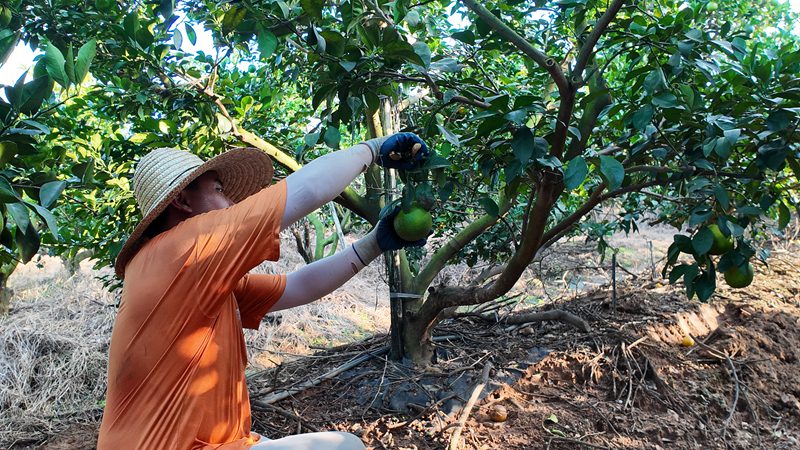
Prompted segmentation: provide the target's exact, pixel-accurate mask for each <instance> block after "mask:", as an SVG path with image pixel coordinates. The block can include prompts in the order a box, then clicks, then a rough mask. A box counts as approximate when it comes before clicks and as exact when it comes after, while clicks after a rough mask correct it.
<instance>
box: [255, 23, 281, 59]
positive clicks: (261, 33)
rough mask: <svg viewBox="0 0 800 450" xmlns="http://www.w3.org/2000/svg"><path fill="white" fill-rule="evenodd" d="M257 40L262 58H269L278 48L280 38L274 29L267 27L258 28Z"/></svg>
mask: <svg viewBox="0 0 800 450" xmlns="http://www.w3.org/2000/svg"><path fill="white" fill-rule="evenodd" d="M257 40H258V51H259V52H260V53H261V58H262V59H264V58H268V57H269V56H270V55H272V53H274V52H275V49H276V48H278V38H277V37H276V36H275V34H274V33H273V32H272V31H270V30H268V29H266V28H262V29H260V30H258V37H257Z"/></svg>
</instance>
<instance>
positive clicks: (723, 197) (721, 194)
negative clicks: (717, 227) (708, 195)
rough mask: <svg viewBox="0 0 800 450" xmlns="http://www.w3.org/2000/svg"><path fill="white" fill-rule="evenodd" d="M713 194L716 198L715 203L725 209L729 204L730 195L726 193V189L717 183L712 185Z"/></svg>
mask: <svg viewBox="0 0 800 450" xmlns="http://www.w3.org/2000/svg"><path fill="white" fill-rule="evenodd" d="M714 196H715V197H716V198H717V203H719V206H721V207H722V209H724V210H726V211H727V210H728V207H729V206H730V196H729V195H728V191H726V190H725V188H724V187H722V186H721V185H719V184H718V185H716V186H714Z"/></svg>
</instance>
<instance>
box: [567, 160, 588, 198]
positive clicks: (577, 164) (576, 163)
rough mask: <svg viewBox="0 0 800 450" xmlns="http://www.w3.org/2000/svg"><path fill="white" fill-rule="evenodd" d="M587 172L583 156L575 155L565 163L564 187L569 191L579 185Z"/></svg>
mask: <svg viewBox="0 0 800 450" xmlns="http://www.w3.org/2000/svg"><path fill="white" fill-rule="evenodd" d="M588 173H589V167H588V166H587V165H586V159H584V158H583V156H576V157H575V158H573V159H572V160H571V161H570V162H569V163H568V164H567V170H566V171H565V172H564V189H566V190H567V191H571V190H573V189H575V188H576V187H578V186H580V185H581V183H583V180H584V179H585V178H586V174H588Z"/></svg>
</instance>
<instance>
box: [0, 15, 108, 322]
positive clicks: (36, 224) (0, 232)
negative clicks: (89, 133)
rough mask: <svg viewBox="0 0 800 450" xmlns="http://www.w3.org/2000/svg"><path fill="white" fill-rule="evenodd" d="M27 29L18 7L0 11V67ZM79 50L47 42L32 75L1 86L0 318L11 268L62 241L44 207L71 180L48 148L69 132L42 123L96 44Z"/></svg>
mask: <svg viewBox="0 0 800 450" xmlns="http://www.w3.org/2000/svg"><path fill="white" fill-rule="evenodd" d="M30 25H31V24H29V23H27V22H26V20H25V18H24V17H23V15H22V14H20V4H19V2H11V3H9V4H5V5H2V6H0V66H1V65H2V64H3V63H4V62H5V61H6V60H7V59H8V57H9V55H10V54H11V52H12V51H13V50H14V48H15V46H16V45H17V44H18V43H19V42H20V41H21V39H22V41H23V42H25V41H28V40H30V39H31V35H30V34H29V32H28V30H27V27H28V26H30ZM76 44H77V43H76ZM81 44H82V45H76V46H75V47H73V46H72V45H67V46H64V47H63V49H59V48H58V47H56V46H55V45H53V43H50V42H48V43H47V45H46V46H43V47H44V54H43V56H42V57H41V58H40V59H39V61H38V62H37V63H36V65H35V67H34V68H33V70H32V71H31V73H23V74H22V75H21V76H20V77H19V79H18V80H17V81H16V83H14V84H13V85H10V86H5V87H4V89H3V91H4V94H5V95H4V98H3V99H0V224H2V227H0V314H2V313H5V312H7V311H8V308H9V300H10V296H11V292H10V290H9V289H7V287H6V283H7V281H8V277H9V276H10V275H11V273H13V271H14V270H15V268H16V267H17V265H18V263H26V262H28V261H30V260H31V258H33V256H34V255H36V253H37V252H38V251H39V249H40V246H41V244H42V242H43V241H45V242H48V241H49V242H51V243H52V242H57V241H60V240H61V236H60V234H59V227H58V223H57V220H56V218H55V217H54V216H53V214H52V213H51V211H50V209H51V208H52V207H53V206H54V205H55V204H56V202H57V200H58V199H59V197H60V196H61V193H62V192H63V191H64V189H65V188H66V187H67V185H68V183H70V182H74V181H75V180H74V179H70V178H68V177H66V176H64V173H65V171H66V170H68V168H69V167H68V166H69V161H68V160H67V159H68V158H67V155H66V153H65V152H64V151H63V150H64V148H63V147H61V146H58V145H53V143H55V142H57V141H58V140H60V139H64V138H65V137H66V138H67V139H69V138H71V137H72V136H71V135H70V133H69V131H71V130H70V129H69V128H68V129H67V130H63V129H62V130H58V129H53V128H51V126H50V125H49V124H48V123H49V122H50V117H51V116H53V115H54V114H57V111H59V109H61V108H63V106H64V104H65V103H67V102H69V101H71V99H73V98H74V97H75V96H76V95H79V93H80V90H81V88H80V85H81V83H82V81H83V80H84V79H85V78H86V76H87V74H88V72H89V66H90V64H91V62H92V59H93V58H94V56H95V52H96V43H95V41H93V40H88V41H84V42H82V43H81ZM70 125H74V124H73V123H71V124H70Z"/></svg>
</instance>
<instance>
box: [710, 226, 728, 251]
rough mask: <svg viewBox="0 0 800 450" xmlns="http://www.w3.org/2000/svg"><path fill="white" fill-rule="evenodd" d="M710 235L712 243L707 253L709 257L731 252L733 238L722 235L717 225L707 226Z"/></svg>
mask: <svg viewBox="0 0 800 450" xmlns="http://www.w3.org/2000/svg"><path fill="white" fill-rule="evenodd" d="M708 229H709V230H710V231H711V234H713V235H714V243H713V244H712V245H711V250H709V251H708V253H709V254H711V255H722V254H723V253H728V252H729V251H731V250H733V238H732V237H730V236H725V235H724V234H722V230H720V229H719V225H717V224H715V223H712V224H711V225H709V226H708Z"/></svg>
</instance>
